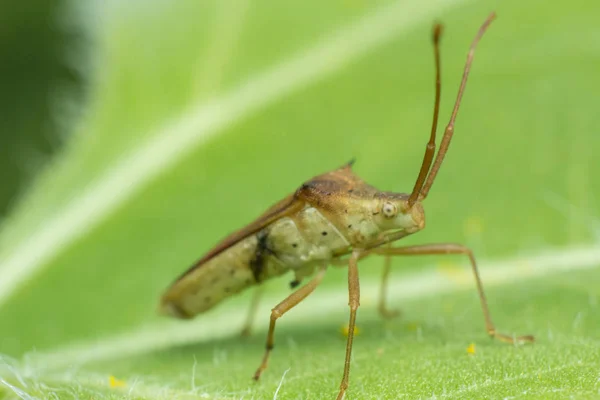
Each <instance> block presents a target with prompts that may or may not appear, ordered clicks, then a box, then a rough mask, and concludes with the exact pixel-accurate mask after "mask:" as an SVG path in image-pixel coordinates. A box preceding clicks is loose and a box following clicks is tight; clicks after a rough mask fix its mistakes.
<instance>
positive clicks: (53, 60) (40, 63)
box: [0, 0, 84, 216]
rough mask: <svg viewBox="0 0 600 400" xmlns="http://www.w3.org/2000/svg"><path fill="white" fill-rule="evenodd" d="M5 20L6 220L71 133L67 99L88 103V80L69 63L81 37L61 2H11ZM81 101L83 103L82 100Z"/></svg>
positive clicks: (0, 160)
mask: <svg viewBox="0 0 600 400" xmlns="http://www.w3.org/2000/svg"><path fill="white" fill-rule="evenodd" d="M1 10H2V13H1V15H0V58H1V59H2V63H1V65H0V87H2V90H1V91H0V121H2V122H1V131H0V135H1V138H2V139H1V140H2V145H1V146H0V169H1V170H2V171H3V173H2V184H1V185H0V215H2V216H4V215H6V213H7V212H8V210H9V205H10V204H11V202H13V201H14V198H15V196H17V195H18V194H19V193H21V192H22V191H23V190H24V189H25V187H27V185H28V183H29V182H31V180H32V179H33V177H34V176H35V174H36V173H37V172H39V170H40V168H42V167H43V166H45V165H46V164H47V161H48V160H49V159H50V158H51V156H52V155H53V154H54V152H55V151H57V150H58V149H59V148H60V146H61V144H62V143H63V141H64V139H65V138H66V137H68V132H64V128H65V127H64V126H62V125H61V122H62V119H63V118H65V117H66V115H65V113H67V112H68V110H65V109H61V107H63V106H64V107H67V106H68V104H67V99H66V98H65V97H67V96H69V97H71V100H73V99H76V98H78V97H79V96H81V97H83V92H84V90H83V87H84V83H83V78H82V77H81V75H80V74H78V73H77V70H76V68H75V66H74V65H72V62H71V61H75V60H69V57H68V55H69V49H70V48H72V46H73V45H75V44H76V43H77V41H78V36H79V35H78V33H77V32H76V31H74V30H70V29H68V26H67V24H65V23H64V22H65V21H64V20H63V19H62V18H61V16H62V14H63V13H64V12H65V10H66V7H65V4H63V2H59V1H42V0H33V1H28V2H6V3H3V4H2V6H1ZM81 97H79V98H81Z"/></svg>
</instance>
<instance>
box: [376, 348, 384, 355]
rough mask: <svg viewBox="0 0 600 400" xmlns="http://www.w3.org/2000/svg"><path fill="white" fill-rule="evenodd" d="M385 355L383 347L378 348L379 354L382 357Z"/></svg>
mask: <svg viewBox="0 0 600 400" xmlns="http://www.w3.org/2000/svg"><path fill="white" fill-rule="evenodd" d="M382 355H383V347H380V348H378V349H377V356H379V357H381V356H382Z"/></svg>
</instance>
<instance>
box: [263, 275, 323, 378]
mask: <svg viewBox="0 0 600 400" xmlns="http://www.w3.org/2000/svg"><path fill="white" fill-rule="evenodd" d="M325 271H326V268H325V267H322V268H321V269H320V270H319V271H318V272H317V275H316V276H315V277H314V278H313V279H311V280H310V281H309V282H308V283H307V284H306V285H304V286H302V287H301V288H300V289H298V290H296V291H295V292H294V293H292V294H290V295H289V296H288V297H286V298H285V300H283V301H282V302H281V303H279V304H277V305H276V306H275V308H273V310H272V311H271V322H270V324H269V333H268V334H267V345H266V350H265V355H264V357H263V360H262V362H261V363H260V366H259V367H258V369H257V370H256V372H255V373H254V379H255V380H258V378H260V375H261V374H262V372H263V371H264V370H265V369H266V368H267V364H268V362H269V355H270V354H271V350H273V346H274V334H275V322H276V321H277V319H279V318H280V317H282V316H283V314H285V313H286V312H288V311H289V310H291V309H292V308H294V307H295V306H296V305H297V304H298V303H300V302H301V301H302V300H304V299H305V298H306V297H308V295H309V294H311V293H312V292H313V291H314V290H315V289H316V287H317V286H319V283H321V281H322V280H323V277H324V276H325Z"/></svg>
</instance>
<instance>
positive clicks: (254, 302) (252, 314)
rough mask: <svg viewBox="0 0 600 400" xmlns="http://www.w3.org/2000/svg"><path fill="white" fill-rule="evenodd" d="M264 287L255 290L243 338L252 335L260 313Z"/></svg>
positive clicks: (260, 286)
mask: <svg viewBox="0 0 600 400" xmlns="http://www.w3.org/2000/svg"><path fill="white" fill-rule="evenodd" d="M262 293H263V286H262V285H259V286H257V287H256V288H255V289H254V293H252V300H250V308H248V314H247V316H246V322H244V326H243V328H242V331H241V333H240V335H241V336H242V337H247V336H250V334H251V333H252V325H253V324H254V320H255V319H256V312H257V311H258V304H259V303H260V298H261V297H262Z"/></svg>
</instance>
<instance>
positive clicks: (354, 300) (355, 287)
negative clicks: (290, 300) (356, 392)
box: [337, 250, 362, 400]
mask: <svg viewBox="0 0 600 400" xmlns="http://www.w3.org/2000/svg"><path fill="white" fill-rule="evenodd" d="M361 253H362V252H361V250H354V251H353V252H352V256H351V257H350V259H349V260H348V305H349V306H350V321H349V322H348V339H347V341H346V359H345V361H344V375H343V376H342V382H341V383H340V392H339V394H338V397H337V399H338V400H342V399H343V398H344V395H345V394H346V389H348V379H349V375H350V360H351V358H352V341H353V340H354V327H355V325H356V311H357V310H358V306H359V305H360V283H359V280H358V259H359V258H360V256H361Z"/></svg>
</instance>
